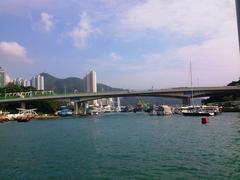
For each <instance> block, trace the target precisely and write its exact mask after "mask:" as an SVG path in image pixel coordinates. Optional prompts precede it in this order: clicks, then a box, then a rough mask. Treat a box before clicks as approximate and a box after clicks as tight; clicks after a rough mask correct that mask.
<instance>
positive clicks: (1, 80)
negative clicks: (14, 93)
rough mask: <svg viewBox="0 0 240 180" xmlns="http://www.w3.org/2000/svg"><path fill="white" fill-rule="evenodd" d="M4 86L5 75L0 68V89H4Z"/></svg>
mask: <svg viewBox="0 0 240 180" xmlns="http://www.w3.org/2000/svg"><path fill="white" fill-rule="evenodd" d="M5 84H6V73H5V71H4V69H3V68H2V67H0V87H4V86H5Z"/></svg>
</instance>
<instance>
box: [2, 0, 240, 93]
mask: <svg viewBox="0 0 240 180" xmlns="http://www.w3.org/2000/svg"><path fill="white" fill-rule="evenodd" d="M234 2H235V1H234V0H211V1H209V0H201V1H196V0H194V1H193V0H181V1H179V0H167V1H166V0H131V1H129V0H89V1H85V0H68V1H65V0H8V1H0V22H1V28H0V66H2V67H3V68H4V69H5V71H6V72H7V73H8V74H9V76H10V77H11V78H12V79H14V78H16V77H22V78H26V79H30V78H31V77H32V76H34V75H36V74H39V73H41V72H46V73H49V74H51V75H53V76H56V77H59V78H66V77H79V78H83V76H84V75H85V74H86V73H87V72H89V71H90V70H95V71H96V72H97V81H98V82H100V83H104V84H107V85H110V86H112V87H118V88H128V89H151V88H152V87H153V88H154V89H160V88H170V87H184V86H189V84H190V74H189V71H190V69H189V67H190V66H189V64H190V61H191V63H192V72H193V73H192V78H193V85H194V86H223V85H226V84H228V83H230V82H231V81H233V80H238V79H239V76H240V57H239V48H238V36H237V25H236V12H235V3H234Z"/></svg>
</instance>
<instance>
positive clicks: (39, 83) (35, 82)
mask: <svg viewBox="0 0 240 180" xmlns="http://www.w3.org/2000/svg"><path fill="white" fill-rule="evenodd" d="M31 83H32V84H31V85H32V87H34V88H36V89H37V90H44V76H41V75H36V76H34V77H32V80H31Z"/></svg>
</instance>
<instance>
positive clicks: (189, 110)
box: [178, 61, 219, 116]
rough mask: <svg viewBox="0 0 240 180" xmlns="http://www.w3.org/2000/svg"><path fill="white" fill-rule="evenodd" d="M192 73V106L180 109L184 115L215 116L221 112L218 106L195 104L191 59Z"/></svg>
mask: <svg viewBox="0 0 240 180" xmlns="http://www.w3.org/2000/svg"><path fill="white" fill-rule="evenodd" d="M190 75H191V91H192V92H191V102H192V105H191V106H186V107H180V108H178V111H180V112H181V113H182V115H184V116H214V115H216V114H218V113H219V108H218V106H206V105H205V106H199V105H198V106H195V105H194V101H193V86H192V63H191V61H190Z"/></svg>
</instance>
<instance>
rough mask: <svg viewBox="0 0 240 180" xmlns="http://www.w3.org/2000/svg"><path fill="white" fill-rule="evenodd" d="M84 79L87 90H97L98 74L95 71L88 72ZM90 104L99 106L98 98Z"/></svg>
mask: <svg viewBox="0 0 240 180" xmlns="http://www.w3.org/2000/svg"><path fill="white" fill-rule="evenodd" d="M83 80H84V90H85V92H89V93H95V92H97V75H96V72H95V71H90V72H89V73H88V74H86V76H85V77H84V79H83ZM89 105H94V106H98V103H97V100H94V101H92V102H90V103H89Z"/></svg>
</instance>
